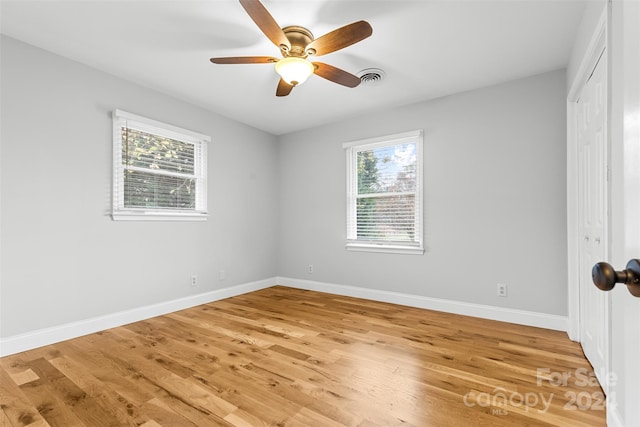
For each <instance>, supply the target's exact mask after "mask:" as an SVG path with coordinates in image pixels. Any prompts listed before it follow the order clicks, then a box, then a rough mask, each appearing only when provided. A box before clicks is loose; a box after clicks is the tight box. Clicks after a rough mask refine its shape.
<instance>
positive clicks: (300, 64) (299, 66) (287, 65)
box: [276, 56, 315, 86]
mask: <svg viewBox="0 0 640 427" xmlns="http://www.w3.org/2000/svg"><path fill="white" fill-rule="evenodd" d="M314 69H315V68H314V66H313V64H312V63H311V62H309V61H307V60H306V59H304V58H298V57H295V56H289V57H287V58H282V59H281V60H279V61H278V62H276V72H277V73H278V74H280V77H282V79H283V80H284V81H285V82H287V83H289V84H290V85H291V86H297V85H301V84H302V83H304V82H305V81H306V80H307V78H308V77H309V76H310V75H311V74H313V71H314Z"/></svg>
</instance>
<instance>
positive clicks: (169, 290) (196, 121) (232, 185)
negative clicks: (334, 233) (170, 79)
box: [0, 37, 278, 337]
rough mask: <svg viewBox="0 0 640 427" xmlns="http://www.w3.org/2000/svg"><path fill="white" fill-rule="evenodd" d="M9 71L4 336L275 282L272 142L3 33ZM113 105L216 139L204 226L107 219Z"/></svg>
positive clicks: (5, 78) (0, 332) (4, 134)
mask: <svg viewBox="0 0 640 427" xmlns="http://www.w3.org/2000/svg"><path fill="white" fill-rule="evenodd" d="M1 71H2V76H1V78H2V80H1V84H2V87H1V90H2V116H1V120H2V130H1V135H0V137H1V141H2V146H1V150H2V157H1V161H2V164H1V165H2V180H1V184H2V188H1V189H2V208H1V211H2V213H1V217H0V218H1V221H2V222H1V233H2V236H1V241H2V264H1V265H2V272H1V280H2V288H1V289H2V294H1V303H0V304H1V305H0V313H1V315H0V316H1V317H0V325H1V328H0V336H5V337H6V336H11V335H14V334H19V333H23V332H27V331H32V330H37V329H41V328H45V327H51V326H57V325H61V324H64V323H67V322H72V321H80V320H83V319H88V318H92V317H95V316H100V315H104V314H110V313H115V312H118V311H121V310H126V309H132V308H136V307H141V306H145V305H149V304H153V303H157V302H163V301H169V300H173V299H176V298H180V297H184V296H188V295H191V294H195V293H201V292H206V291H209V290H213V289H217V288H222V287H227V286H231V285H234V284H239V283H247V282H251V281H255V280H260V279H265V278H268V277H273V276H275V274H276V264H277V263H276V253H275V250H274V248H275V247H276V244H277V237H278V236H277V229H276V228H275V227H273V224H275V223H276V222H277V209H278V205H277V202H276V199H277V196H278V182H277V169H276V165H277V158H276V156H277V148H276V144H277V141H276V138H275V137H274V136H271V135H269V134H266V133H263V132H261V131H258V130H255V129H253V128H250V127H248V126H245V125H241V124H239V123H237V122H234V121H232V120H228V119H225V118H223V117H221V116H218V115H215V114H212V113H210V112H207V111H205V110H202V109H199V108H197V107H194V106H192V105H190V104H187V103H184V102H181V101H179V100H176V99H173V98H170V97H168V96H164V95H162V94H160V93H158V92H155V91H152V90H148V89H146V88H143V87H140V86H138V85H134V84H131V83H128V82H126V81H123V80H120V79H118V78H115V77H113V76H110V75H107V74H104V73H102V72H100V71H97V70H95V69H92V68H88V67H85V66H83V65H81V64H78V63H75V62H72V61H69V60H66V59H64V58H61V57H59V56H56V55H53V54H50V53H47V52H45V51H43V50H40V49H36V48H34V47H31V46H29V45H26V44H23V43H21V42H18V41H15V40H13V39H10V38H6V37H3V38H2V70H1ZM115 108H120V109H123V110H125V111H129V112H132V113H135V114H140V115H143V116H146V117H149V118H152V119H155V120H160V121H165V122H167V123H170V124H172V125H175V126H180V127H184V128H187V129H191V130H194V131H197V132H201V133H204V134H207V135H210V136H211V137H212V140H213V141H212V143H211V145H210V146H209V152H208V154H209V162H208V164H209V188H208V199H209V210H210V216H209V218H208V221H206V222H114V221H112V220H111V218H110V217H109V216H108V212H109V209H110V203H111V176H112V173H111V167H112V165H111V162H112V157H111V155H112V136H111V134H112V128H111V126H112V124H111V111H112V110H113V109H115ZM221 269H224V270H225V271H226V275H227V279H226V280H224V281H220V280H219V276H218V272H219V270H221ZM192 274H197V275H198V280H199V286H198V287H196V288H192V287H191V286H190V284H189V277H190V276H191V275H192Z"/></svg>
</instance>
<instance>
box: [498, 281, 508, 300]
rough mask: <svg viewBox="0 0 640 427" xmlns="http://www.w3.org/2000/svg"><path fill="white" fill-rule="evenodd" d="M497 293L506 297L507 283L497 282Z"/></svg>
mask: <svg viewBox="0 0 640 427" xmlns="http://www.w3.org/2000/svg"><path fill="white" fill-rule="evenodd" d="M497 293H498V296H499V297H506V296H507V285H506V284H504V283H498V290H497Z"/></svg>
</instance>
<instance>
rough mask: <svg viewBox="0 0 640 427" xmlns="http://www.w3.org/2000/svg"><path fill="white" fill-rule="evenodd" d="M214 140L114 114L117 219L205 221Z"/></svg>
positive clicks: (138, 118) (137, 118)
mask: <svg viewBox="0 0 640 427" xmlns="http://www.w3.org/2000/svg"><path fill="white" fill-rule="evenodd" d="M210 140H211V139H210V138H209V137H208V136H206V135H201V134H199V133H196V132H191V131H188V130H185V129H180V128H177V127H175V126H171V125H167V124H164V123H160V122H157V121H155V120H151V119H147V118H144V117H140V116H137V115H135V114H131V113H127V112H124V111H121V110H115V111H114V113H113V210H112V217H113V219H114V220H206V217H207V143H208V142H210Z"/></svg>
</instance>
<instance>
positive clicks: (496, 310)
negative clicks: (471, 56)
mask: <svg viewBox="0 0 640 427" xmlns="http://www.w3.org/2000/svg"><path fill="white" fill-rule="evenodd" d="M277 282H278V284H280V285H283V286H288V287H290V288H298V289H306V290H310V291H318V292H327V293H331V294H338V295H344V296H350V297H356V298H366V299H369V300H373V301H381V302H389V303H393V304H400V305H406V306H409V307H417V308H424V309H428V310H436V311H444V312H447V313H454V314H462V315H465V316H472V317H480V318H483V319H491V320H499V321H501V322H508V323H516V324H519V325H527V326H535V327H538V328H545V329H553V330H556V331H563V332H566V331H567V327H568V326H569V321H568V318H567V317H566V316H557V315H553V314H546V313H537V312H533V311H524V310H514V309H510V308H502V307H494V306H489V305H481V304H472V303H467V302H460V301H451V300H444V299H438V298H429V297H423V296H419V295H410V294H402V293H398V292H390V291H381V290H376V289H368V288H360V287H356V286H345V285H336V284H332V283H323V282H315V281H311V280H302V279H291V278H288V277H278V278H277Z"/></svg>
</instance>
